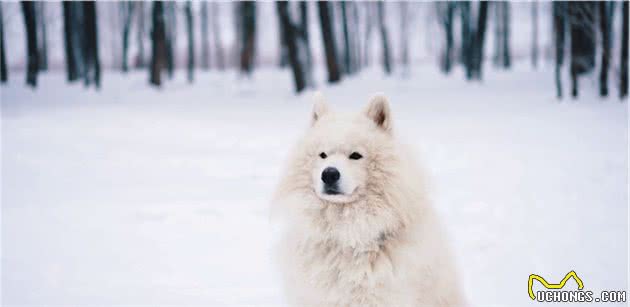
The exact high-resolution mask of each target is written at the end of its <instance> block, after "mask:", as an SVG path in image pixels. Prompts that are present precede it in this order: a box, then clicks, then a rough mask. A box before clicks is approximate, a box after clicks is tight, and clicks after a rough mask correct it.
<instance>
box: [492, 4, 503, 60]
mask: <svg viewBox="0 0 630 307" xmlns="http://www.w3.org/2000/svg"><path fill="white" fill-rule="evenodd" d="M491 4H492V6H491V9H493V10H494V15H495V16H494V55H493V56H492V63H493V64H494V65H495V66H501V48H502V47H503V42H502V40H503V35H502V33H503V16H502V15H503V14H502V13H503V5H502V3H501V2H500V1H492V3H491Z"/></svg>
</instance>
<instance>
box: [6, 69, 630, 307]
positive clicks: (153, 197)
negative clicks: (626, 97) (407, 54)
mask: <svg viewBox="0 0 630 307" xmlns="http://www.w3.org/2000/svg"><path fill="white" fill-rule="evenodd" d="M552 76H553V74H552V73H551V71H543V72H532V71H531V70H530V68H529V67H517V68H515V69H514V70H513V71H510V72H496V71H492V70H488V71H487V73H486V76H485V80H484V82H483V83H482V84H478V83H467V82H465V81H463V80H462V79H463V78H462V77H461V74H460V73H459V72H458V73H457V74H455V75H454V76H450V77H445V76H442V75H440V74H438V73H437V72H436V68H435V67H433V66H427V67H418V68H416V69H415V70H414V71H413V74H412V77H411V78H409V79H401V78H399V77H392V78H384V77H383V76H382V75H381V73H380V72H379V71H370V72H366V73H362V74H360V75H359V76H357V77H354V78H350V79H348V80H344V81H343V83H341V85H338V86H325V87H323V88H322V89H323V91H324V92H325V93H326V95H327V96H328V98H329V99H330V100H331V102H332V104H333V105H334V106H336V107H338V108H348V109H356V110H358V109H359V108H360V107H362V106H363V104H364V103H365V102H366V101H367V98H368V96H369V95H370V94H371V93H372V92H374V91H382V92H385V93H386V94H388V95H389V96H390V97H391V102H392V105H393V111H394V116H395V117H394V121H395V125H396V127H395V128H396V130H397V133H398V135H399V136H400V137H401V138H403V139H404V140H405V141H407V142H408V143H411V144H413V145H415V146H416V147H417V148H418V149H419V155H420V157H419V159H420V160H421V161H422V163H423V165H424V166H425V168H426V169H427V170H428V171H429V172H430V174H429V175H430V178H431V179H432V180H431V183H432V191H433V194H432V195H433V200H434V205H435V206H436V207H437V209H438V210H439V212H440V213H441V215H442V217H443V219H444V221H445V224H446V225H447V226H448V229H449V232H450V235H451V237H452V241H453V242H452V244H453V246H454V250H455V252H456V257H457V261H458V263H459V266H460V269H461V276H462V282H463V285H464V286H465V291H466V294H467V297H468V299H469V301H470V302H471V303H472V305H476V306H491V305H494V306H504V305H508V304H509V305H515V304H517V305H525V304H529V303H531V302H532V301H531V300H530V299H529V297H528V296H527V278H528V276H529V274H531V273H536V274H539V275H541V276H543V277H545V278H546V279H547V280H548V281H550V282H557V281H559V280H560V279H561V278H562V277H563V276H564V275H565V274H566V273H567V272H568V271H570V270H575V271H576V272H577V273H578V275H579V276H580V277H581V278H582V280H583V281H584V286H585V288H586V289H588V290H599V289H626V288H627V287H628V281H627V278H628V273H627V272H628V266H627V260H628V232H627V231H628V206H627V201H628V194H627V188H628V175H627V174H628V161H627V159H628V112H627V107H628V104H627V103H620V102H619V100H618V99H612V98H611V99H608V100H600V99H598V98H596V97H595V93H596V91H595V90H594V89H586V90H584V91H583V93H582V94H583V95H582V96H583V97H582V98H581V99H580V100H578V101H571V100H565V101H563V102H561V103H559V102H558V101H557V100H556V99H555V97H554V95H555V91H554V88H553V80H552ZM289 77H290V74H289V72H286V71H285V72H282V73H278V72H277V71H275V70H271V69H263V70H260V71H257V72H256V74H255V76H254V77H253V78H252V79H251V80H237V76H236V75H235V74H234V73H227V74H220V73H214V72H211V73H204V74H201V75H198V76H197V80H196V81H195V83H194V84H193V85H188V84H186V82H185V81H184V80H183V79H184V74H183V73H181V72H180V73H179V74H178V76H177V79H176V80H174V81H171V82H167V84H166V87H165V88H163V89H161V90H156V89H153V88H150V87H148V86H147V75H146V73H132V74H130V75H129V76H128V77H123V76H122V75H120V74H118V73H108V74H106V75H105V76H104V81H103V88H102V89H101V90H100V91H99V92H96V91H94V90H93V89H88V90H86V89H85V88H83V86H81V85H72V86H68V85H66V84H65V82H64V76H63V75H62V74H61V73H50V74H44V75H43V76H42V77H41V79H40V85H39V88H38V89H37V90H35V91H32V90H30V89H28V88H26V87H25V86H24V85H23V82H22V80H23V75H20V74H17V73H13V75H12V76H11V78H12V82H11V83H9V84H8V86H3V87H0V91H1V96H0V97H1V100H2V173H1V174H2V178H1V180H2V296H3V298H2V303H3V304H6V305H20V304H28V305H32V304H47V305H52V304H61V305H84V304H91V305H94V304H97V305H112V304H148V305H157V304H161V305H183V304H196V305H208V306H217V305H279V304H282V303H283V299H282V290H281V287H280V284H279V281H278V276H277V275H278V274H277V273H276V270H275V268H274V266H273V259H272V257H271V253H270V250H271V247H272V244H273V242H274V238H275V235H274V234H275V232H274V231H273V228H272V227H271V225H270V222H269V213H268V210H267V206H268V200H269V198H270V195H271V193H272V191H273V187H274V183H275V182H276V180H277V176H278V175H279V173H280V170H281V168H282V165H283V160H284V157H285V155H286V154H287V151H288V149H289V147H290V146H291V145H292V143H293V142H294V140H295V139H296V138H297V137H298V136H299V134H300V133H301V132H302V131H303V130H304V129H305V127H306V126H307V124H308V119H309V115H310V114H309V112H310V107H311V105H310V101H309V95H308V93H307V94H306V95H301V96H295V95H294V94H293V93H292V84H291V81H290V79H289ZM583 83H584V84H583V85H584V86H586V87H587V88H588V87H589V86H592V85H590V83H592V82H590V81H587V80H585V81H583ZM536 287H537V288H538V287H540V285H538V284H537V285H536ZM572 287H574V285H573V286H572Z"/></svg>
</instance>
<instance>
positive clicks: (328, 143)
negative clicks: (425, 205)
mask: <svg viewBox="0 0 630 307" xmlns="http://www.w3.org/2000/svg"><path fill="white" fill-rule="evenodd" d="M397 144H398V143H397V142H396V141H395V139H394V136H393V132H392V114H391V111H390V108H389V104H388V101H387V99H386V98H385V97H384V96H383V95H376V96H374V97H373V98H371V99H370V100H369V102H368V104H367V106H366V107H365V109H364V110H363V111H362V112H359V113H358V114H342V113H336V112H334V111H332V110H331V109H330V107H329V106H328V105H327V103H326V102H325V101H324V99H323V97H322V96H321V95H316V99H315V105H314V108H313V112H312V118H311V125H310V127H309V129H308V131H307V133H306V135H305V136H304V137H303V138H302V139H301V141H300V142H299V143H298V145H297V146H296V147H295V149H294V151H293V153H292V156H291V157H290V159H289V165H288V169H287V171H286V173H285V174H284V175H283V177H282V178H281V182H280V186H279V188H278V190H277V191H276V196H275V202H274V203H275V206H274V207H275V208H276V210H279V211H280V212H281V213H285V214H289V215H291V216H292V217H293V218H292V219H291V220H293V221H297V222H298V224H299V223H302V224H304V225H311V226H315V228H311V229H319V230H320V231H319V233H320V234H322V235H324V236H325V237H330V236H334V237H335V238H336V239H338V240H339V241H340V242H346V243H347V244H351V245H357V244H365V243H374V242H377V241H378V240H380V239H379V238H382V237H383V236H388V235H393V234H395V233H396V232H397V231H399V230H400V229H402V228H404V227H405V225H407V224H408V223H409V221H411V219H413V217H412V215H414V214H417V213H418V212H419V211H418V210H416V209H417V208H411V207H409V206H415V205H417V204H421V203H422V201H423V200H422V197H423V193H422V191H421V187H422V183H421V182H420V181H418V180H417V179H418V176H417V172H415V171H414V169H415V167H414V165H413V163H412V162H411V159H409V158H408V157H407V156H406V155H405V153H406V152H405V151H404V150H403V151H401V149H400V146H399V145H397ZM296 218H297V219H296Z"/></svg>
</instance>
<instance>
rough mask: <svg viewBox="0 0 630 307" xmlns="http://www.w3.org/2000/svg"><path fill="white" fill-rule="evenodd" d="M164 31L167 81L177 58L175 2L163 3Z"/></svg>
mask: <svg viewBox="0 0 630 307" xmlns="http://www.w3.org/2000/svg"><path fill="white" fill-rule="evenodd" d="M164 10H165V25H166V26H165V29H166V72H167V74H168V77H169V79H170V78H173V73H174V72H175V62H176V57H177V42H176V39H177V15H176V14H175V11H176V10H177V2H174V1H166V3H165V8H164Z"/></svg>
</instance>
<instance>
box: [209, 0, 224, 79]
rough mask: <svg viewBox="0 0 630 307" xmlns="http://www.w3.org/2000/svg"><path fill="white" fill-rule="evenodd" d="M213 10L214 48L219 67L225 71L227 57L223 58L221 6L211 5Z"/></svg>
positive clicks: (214, 3) (213, 3)
mask: <svg viewBox="0 0 630 307" xmlns="http://www.w3.org/2000/svg"><path fill="white" fill-rule="evenodd" d="M210 8H211V9H212V34H213V36H214V48H215V53H214V54H215V57H216V63H217V67H218V68H219V69H220V70H223V69H225V57H224V56H223V43H222V41H221V31H220V30H219V15H220V14H219V5H218V4H217V3H216V2H212V3H210Z"/></svg>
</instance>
